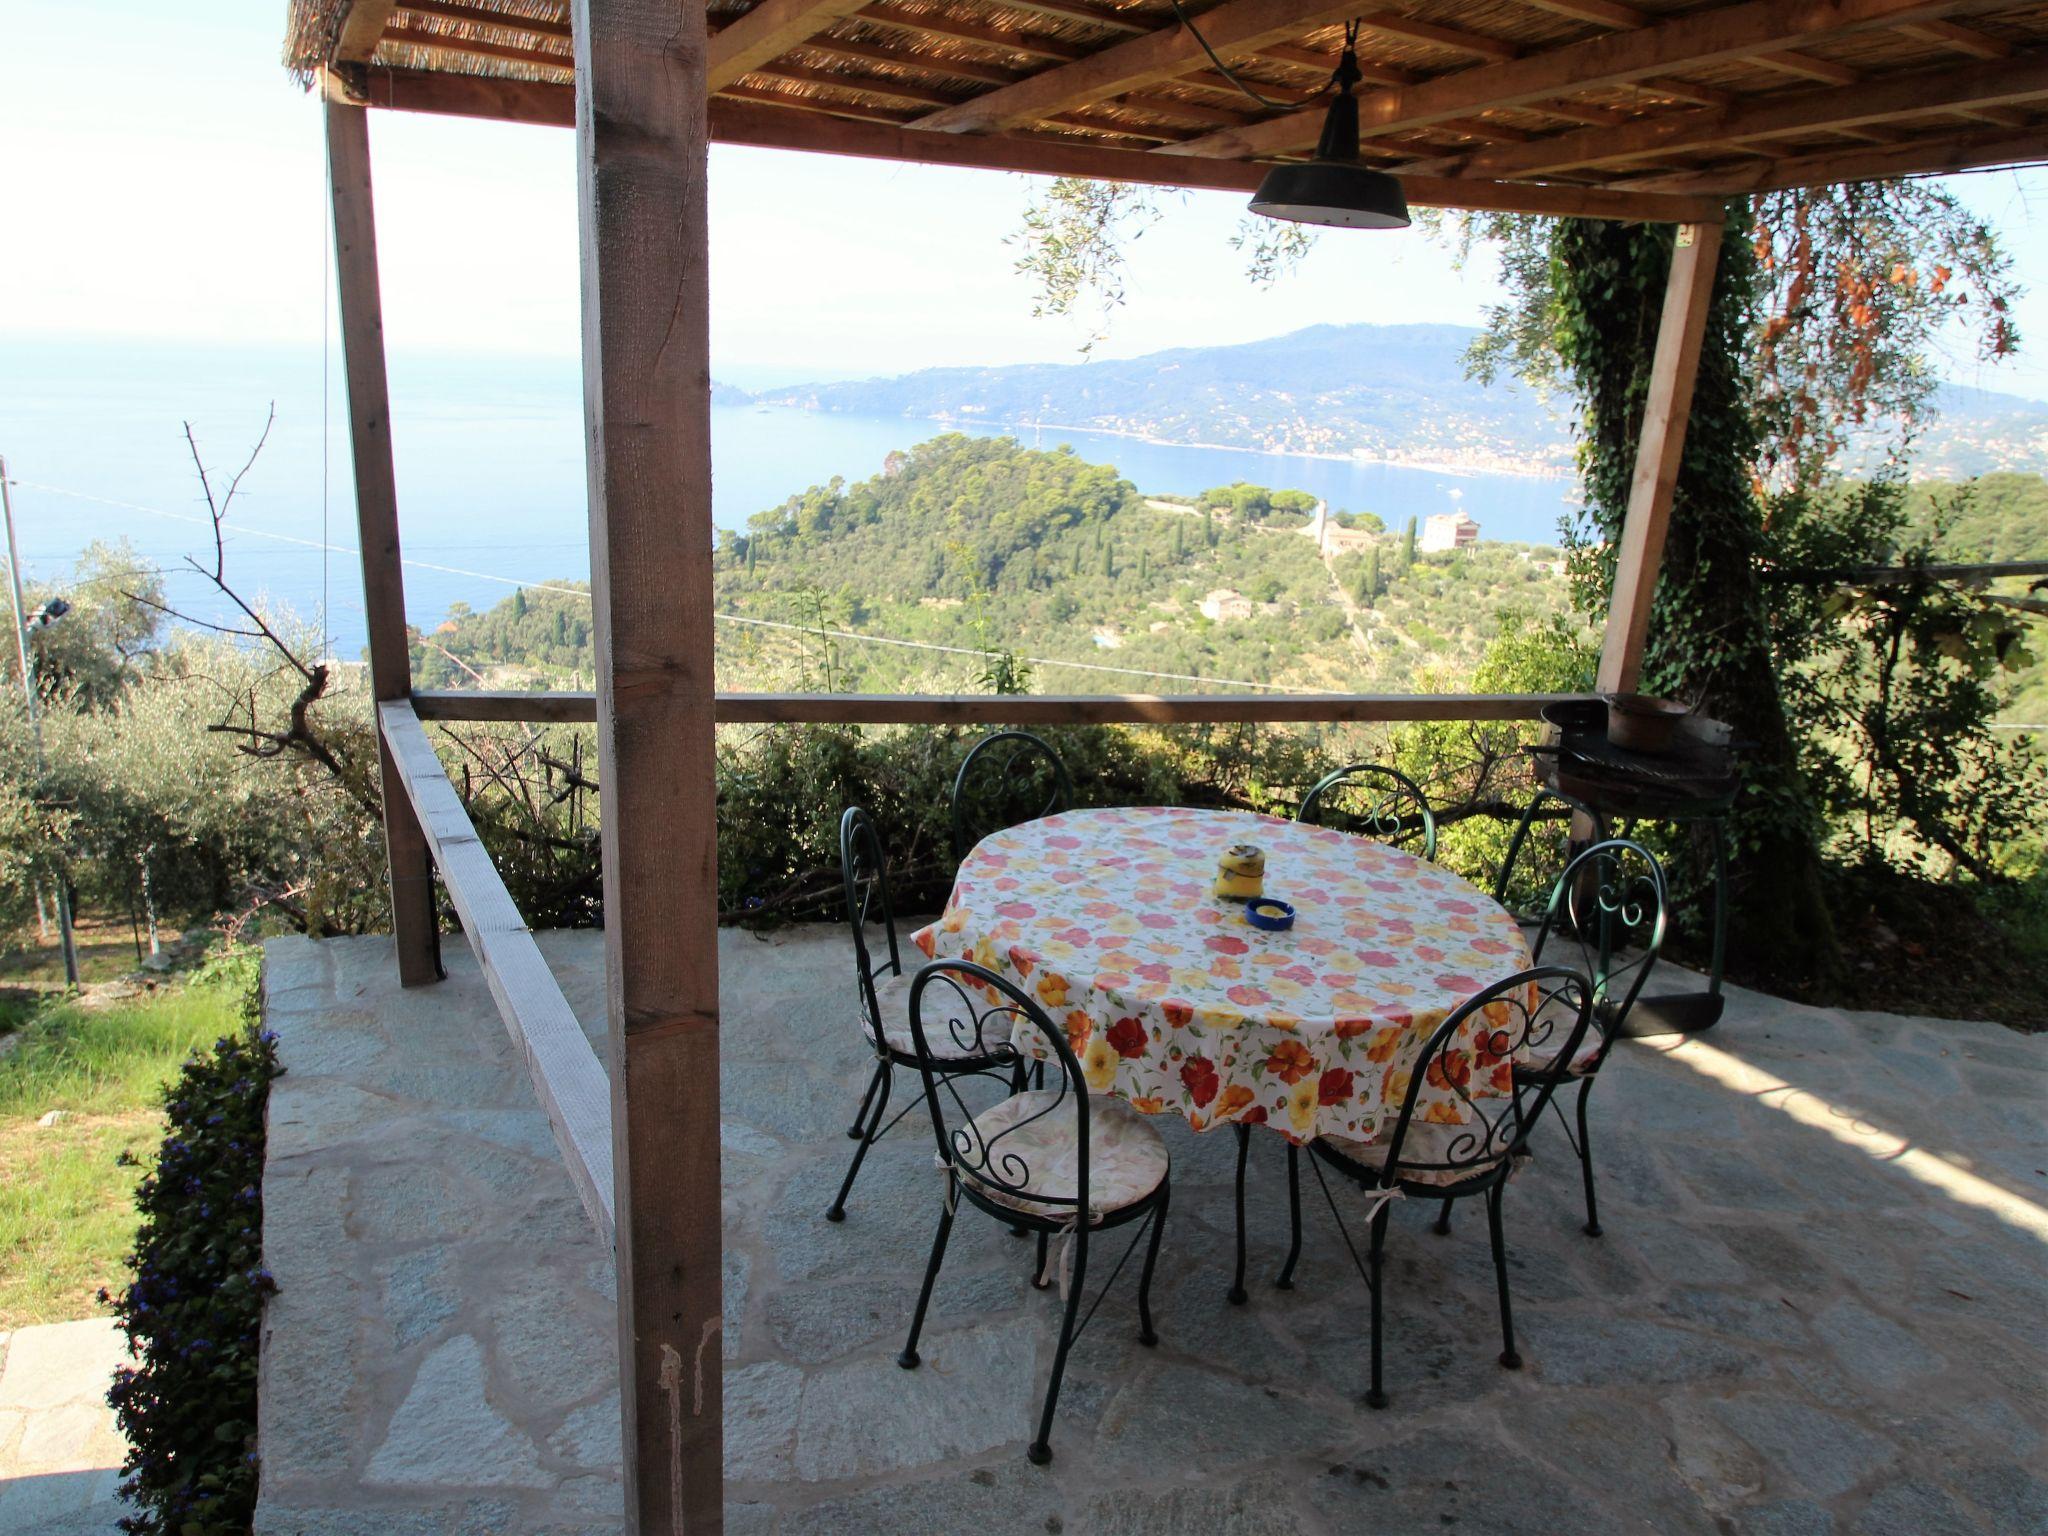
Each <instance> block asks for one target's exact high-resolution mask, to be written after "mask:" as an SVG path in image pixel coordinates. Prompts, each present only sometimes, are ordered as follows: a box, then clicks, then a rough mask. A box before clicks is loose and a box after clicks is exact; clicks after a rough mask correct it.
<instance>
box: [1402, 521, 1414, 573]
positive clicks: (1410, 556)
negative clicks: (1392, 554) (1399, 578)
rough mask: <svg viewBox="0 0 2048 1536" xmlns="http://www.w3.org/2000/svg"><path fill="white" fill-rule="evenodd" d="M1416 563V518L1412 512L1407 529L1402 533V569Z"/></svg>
mask: <svg viewBox="0 0 2048 1536" xmlns="http://www.w3.org/2000/svg"><path fill="white" fill-rule="evenodd" d="M1414 563H1415V518H1414V516H1413V514H1410V516H1409V518H1408V528H1407V531H1406V532H1404V533H1403V534H1402V535H1401V569H1402V570H1404V571H1405V570H1407V569H1408V568H1409V567H1410V566H1411V565H1413V564H1414Z"/></svg>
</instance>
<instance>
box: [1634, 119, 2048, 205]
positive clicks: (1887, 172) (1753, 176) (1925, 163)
mask: <svg viewBox="0 0 2048 1536" xmlns="http://www.w3.org/2000/svg"><path fill="white" fill-rule="evenodd" d="M2041 164H2048V129H2042V128H2028V129H2023V130H2021V131H2020V132H2018V133H2014V132H2010V131H2008V130H2004V129H1999V130H1990V131H1986V132H1983V133H1977V134H1963V135H1960V136H1958V137H1955V138H1952V139H1943V140H1940V141H1937V142H1933V143H1929V142H1925V141H1922V140H1918V139H1910V140H1907V141H1906V142H1904V143H1900V144H1886V145H1874V146H1872V147H1870V148H1868V149H1843V150H1828V151H1826V152H1823V153H1819V154H1812V155H1796V156H1791V157H1788V158H1786V159H1783V160H1777V161H1767V162H1763V163H1760V164H1754V165H1741V166H1714V167H1709V168H1708V169H1705V170H1699V171H1682V172H1678V173H1676V174H1672V175H1663V176H1645V177H1642V178H1640V179H1638V180H1632V181H1630V182H1629V183H1628V186H1629V188H1630V190H1641V191H1657V192H1676V193H1686V194H1692V195H1697V196H1706V197H1732V196H1735V195H1736V194H1738V193H1749V192H1774V191H1778V190H1781V189H1783V188H1786V187H1820V186H1827V185H1829V184H1831V183H1833V182H1838V181H1878V180H1885V179H1889V178H1892V177H1898V176H1952V175H1954V174H1955V173H1957V172H1958V171H1977V170H1984V169H1986V168H1987V167H1990V166H1999V165H2041Z"/></svg>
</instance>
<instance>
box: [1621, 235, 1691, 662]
mask: <svg viewBox="0 0 2048 1536" xmlns="http://www.w3.org/2000/svg"><path fill="white" fill-rule="evenodd" d="M1720 254H1721V226H1720V225H1718V224H1707V225H1686V226H1682V227H1681V228H1680V229H1679V231H1678V241H1677V247H1676V249H1675V250H1673V252H1672V254H1671V275H1670V276H1669V277H1668V278H1667V279H1666V280H1665V284H1664V312H1663V315H1662V317H1661V318H1660V319H1659V320H1658V322H1657V350H1656V353H1655V355H1654V356H1653V357H1652V359H1651V361H1650V393H1649V399H1648V400H1647V401H1646V402H1645V403H1644V406H1643V433H1642V438H1641V440H1640V441H1639V443H1638V444H1637V447H1636V467H1635V478H1634V479H1633V480H1632V481H1631V482H1630V483H1629V491H1628V513H1627V517H1626V520H1625V521H1624V522H1623V524H1622V529H1621V548H1620V550H1619V551H1618V552H1617V555H1616V559H1615V567H1614V596H1613V599H1612V601H1611V603H1610V604H1609V607H1608V610H1607V635H1606V640H1605V642H1604V643H1603V645H1602V646H1601V649H1600V670H1599V688H1600V691H1601V692H1602V693H1629V692H1632V691H1634V689H1635V686H1636V680H1637V679H1638V678H1639V677H1640V676H1641V675H1642V670H1643V641H1644V639H1645V638H1646V637H1647V635H1648V634H1649V629H1650V604H1651V600H1652V599H1653V598H1654V597H1655V596H1656V592H1657V572H1658V570H1659V568H1660V567H1661V566H1662V564H1663V561H1664V536H1665V534H1666V533H1667V532H1668V531H1669V529H1670V526H1671V497H1672V492H1673V489H1674V488H1675V487H1676V486H1677V484H1678V466H1679V463H1680V460H1681V458H1682V457H1683V455H1684V452H1685V428H1686V421H1687V418H1688V417H1689V416H1690V415H1691V414H1692V392H1693V385H1694V384H1695V383H1696V382H1697V381H1698V379H1699V368H1700V348H1701V345H1702V343H1703V342H1704V340H1705V337H1706V332H1707V310H1708V306H1709V301H1710V300H1711V298H1712V297H1713V292H1714V268H1715V266H1716V265H1717V264H1718V259H1719V257H1720Z"/></svg>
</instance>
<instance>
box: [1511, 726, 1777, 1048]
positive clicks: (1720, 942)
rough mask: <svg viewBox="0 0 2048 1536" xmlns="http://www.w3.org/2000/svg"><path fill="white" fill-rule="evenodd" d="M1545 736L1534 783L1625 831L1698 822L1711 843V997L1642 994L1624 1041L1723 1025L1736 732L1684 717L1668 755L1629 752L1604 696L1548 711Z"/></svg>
mask: <svg viewBox="0 0 2048 1536" xmlns="http://www.w3.org/2000/svg"><path fill="white" fill-rule="evenodd" d="M1543 720H1544V723H1545V724H1546V725H1548V726H1549V728H1550V729H1549V730H1548V731H1547V732H1545V739H1544V740H1543V741H1541V742H1539V743H1537V744H1535V745H1533V746H1531V747H1529V749H1528V750H1529V752H1530V754H1531V755H1532V756H1534V757H1535V759H1536V765H1537V768H1536V771H1537V777H1538V778H1540V779H1541V780H1542V782H1543V783H1544V784H1545V785H1547V786H1548V787H1549V788H1551V789H1553V790H1556V791H1557V792H1558V793H1559V794H1564V795H1570V796H1571V797H1572V798H1573V799H1575V800H1581V801H1584V802H1585V803H1586V805H1588V806H1589V807H1591V808H1592V809H1593V810H1595V811H1597V812H1598V813H1599V814H1600V815H1601V817H1602V818H1603V819H1605V820H1607V821H1609V822H1615V821H1619V822H1621V823H1622V824H1623V827H1622V833H1623V835H1624V836H1625V835H1627V829H1628V828H1629V827H1630V826H1632V825H1633V824H1634V823H1636V822H1639V821H1663V822H1700V823H1702V824H1704V825H1705V826H1706V827H1707V828H1708V830H1709V831H1710V832H1711V834H1712V836H1713V839H1714V947H1713V962H1712V965H1711V966H1710V968H1709V972H1708V979H1707V990H1706V991H1704V992H1690V993H1681V994H1676V995H1670V996H1662V997H1641V998H1638V999H1637V1000H1636V1004H1635V1006H1634V1007H1633V1008H1631V1009H1630V1010H1629V1013H1628V1017H1627V1019H1626V1020H1625V1021H1624V1022H1623V1025H1622V1030H1623V1032H1624V1033H1625V1034H1629V1035H1633V1036H1636V1037H1638V1038H1640V1037H1645V1036H1653V1035H1673V1034H1695V1033H1697V1032H1698V1031H1700V1030H1703V1029H1710V1028H1712V1027H1713V1025H1714V1024H1715V1023H1716V1022H1718V1021H1719V1019H1720V1017H1721V1010H1722V1006H1723V999H1722V996H1721V968H1722V961H1723V958H1724V954H1725V950H1726V944H1727V932H1728V909H1727V874H1728V837H1727V817H1728V811H1729V808H1730V807H1731V806H1733V805H1734V803H1735V795H1736V792H1737V790H1738V789H1740V788H1741V778H1740V774H1739V771H1738V751H1737V744H1736V742H1735V741H1734V734H1733V732H1732V731H1731V730H1730V729H1729V728H1728V727H1727V726H1726V725H1724V724H1722V723H1721V722H1720V721H1718V720H1712V719H1709V718H1707V717H1706V716H1704V715H1687V716H1686V717H1685V718H1684V719H1683V720H1681V721H1680V722H1679V723H1678V729H1677V731H1676V732H1675V733H1674V735H1673V739H1672V743H1671V749H1670V750H1669V751H1668V752H1660V753H1648V752H1632V751H1629V750H1627V749H1626V748H1623V747H1617V746H1615V745H1614V743H1612V742H1611V741H1609V740H1608V739H1607V705H1606V704H1605V703H1604V702H1603V701H1601V700H1599V699H1583V700H1574V701H1573V702H1571V703H1568V704H1552V705H1549V706H1547V707H1546V708H1545V709H1544V711H1543Z"/></svg>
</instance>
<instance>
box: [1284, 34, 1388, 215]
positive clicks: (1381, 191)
mask: <svg viewBox="0 0 2048 1536" xmlns="http://www.w3.org/2000/svg"><path fill="white" fill-rule="evenodd" d="M1359 78H1360V77H1359V72H1358V54H1357V52H1356V51H1355V50H1354V48H1353V47H1352V44H1351V41H1350V39H1349V38H1347V39H1346V40H1345V44H1344V56H1343V57H1342V58H1341V59H1339V60H1338V61H1337V73H1336V74H1335V75H1334V76H1333V77H1332V79H1331V84H1332V85H1334V86H1335V87H1336V89H1337V96H1336V99H1335V100H1333V101H1332V102H1331V103H1330V112H1329V115H1328V116H1327V117H1325V118H1324V119H1323V136H1322V138H1321V139H1320V140H1319V141H1318V142H1317V144H1316V157H1315V159H1313V160H1310V161H1309V162H1307V163H1306V164H1304V165H1276V166H1274V167H1273V169H1272V170H1270V171H1268V172H1267V173H1266V179H1265V180H1264V181H1262V182H1260V183H1259V190H1258V191H1257V192H1255V193H1254V194H1253V195H1252V202H1251V209H1252V212H1253V213H1257V214H1262V215H1264V216H1265V217H1266V218H1269V219H1288V220H1291V221H1292V222H1294V223H1296V224H1329V225H1334V226H1336V227H1337V228H1339V229H1406V228H1407V227H1408V223H1409V220H1408V195H1407V193H1405V192H1403V191H1402V190H1401V183H1400V182H1399V181H1397V180H1395V179H1394V178H1393V177H1392V176H1389V175H1388V174H1387V173H1386V172H1385V171H1376V170H1374V169H1372V168H1371V167H1370V166H1368V165H1364V164H1362V163H1361V162H1360V161H1359V158H1358V98H1357V97H1355V96H1353V95H1352V94H1351V88H1352V87H1353V86H1355V85H1357V84H1358V81H1359Z"/></svg>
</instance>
